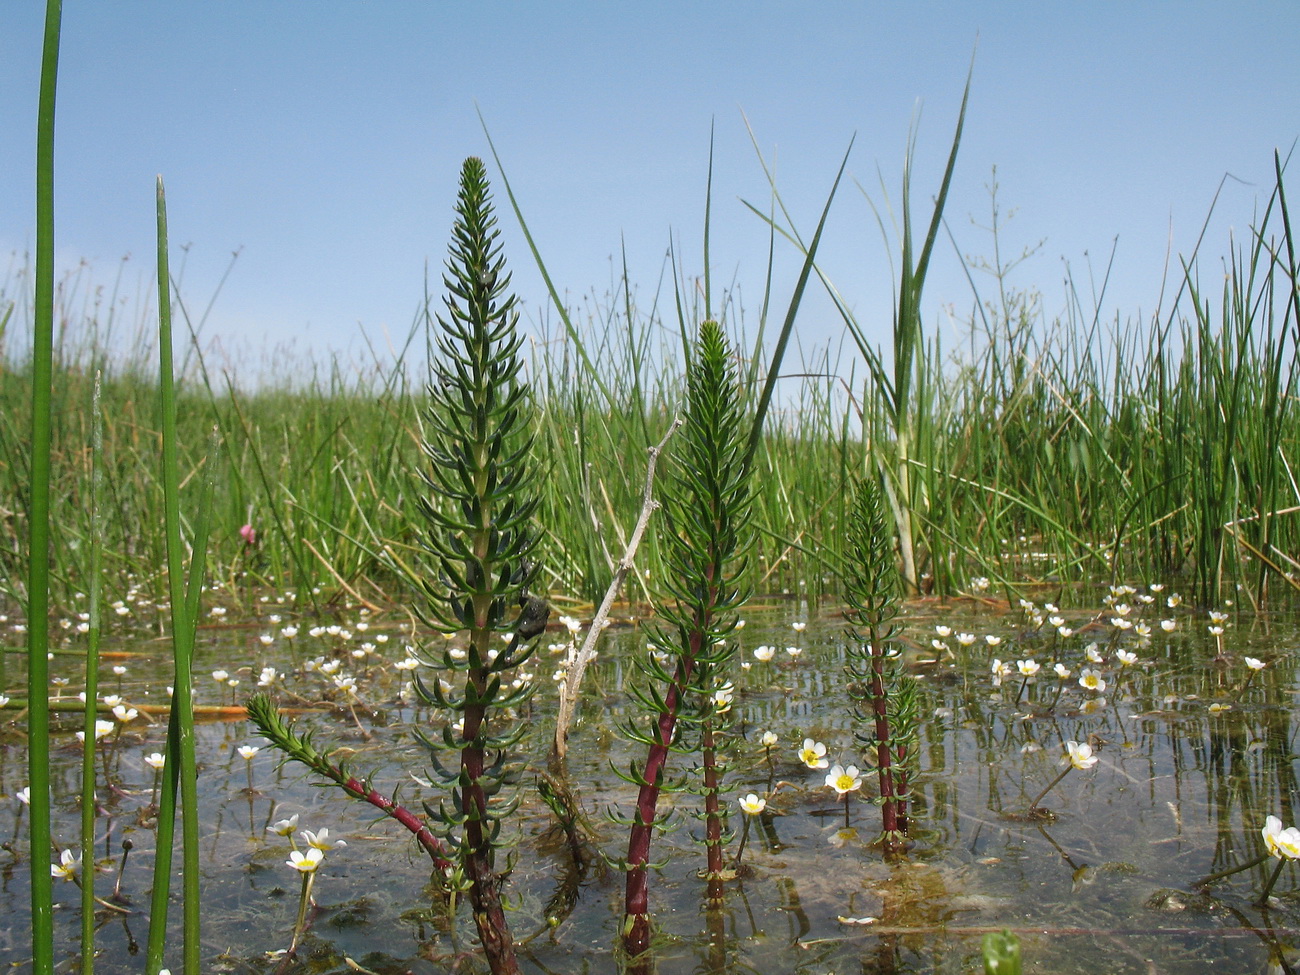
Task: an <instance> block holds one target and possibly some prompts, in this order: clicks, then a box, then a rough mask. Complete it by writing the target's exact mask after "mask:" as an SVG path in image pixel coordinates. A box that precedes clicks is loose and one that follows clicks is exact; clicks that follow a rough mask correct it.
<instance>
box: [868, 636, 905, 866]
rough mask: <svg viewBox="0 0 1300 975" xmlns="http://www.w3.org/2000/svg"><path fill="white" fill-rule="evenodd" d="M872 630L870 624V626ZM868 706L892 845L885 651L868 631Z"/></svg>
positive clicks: (894, 813)
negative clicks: (872, 717) (873, 719)
mask: <svg viewBox="0 0 1300 975" xmlns="http://www.w3.org/2000/svg"><path fill="white" fill-rule="evenodd" d="M872 629H873V631H874V629H875V628H874V627H873V628H872ZM871 636H872V640H871V708H872V710H873V711H874V713H875V717H876V763H877V775H878V776H879V778H880V797H881V799H883V800H884V802H883V804H882V805H881V807H880V817H881V826H882V828H883V829H884V831H885V837H886V840H885V842H886V844H887V845H890V846H891V847H892V842H891V840H890V839H889V838H890V837H893V836H897V834H898V831H899V825H898V805H897V803H896V802H895V800H894V796H895V795H896V793H895V791H894V768H893V756H894V750H893V748H892V747H891V746H890V744H889V710H888V703H889V702H888V700H887V699H886V697H885V652H884V646H883V645H882V644H881V641H880V640H878V639H876V634H875V633H874V632H873V633H872V634H871Z"/></svg>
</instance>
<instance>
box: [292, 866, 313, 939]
mask: <svg viewBox="0 0 1300 975" xmlns="http://www.w3.org/2000/svg"><path fill="white" fill-rule="evenodd" d="M315 882H316V871H315V870H310V871H308V872H306V873H304V874H303V875H302V893H301V894H299V895H298V920H297V921H295V922H294V925H293V940H292V941H290V942H289V951H290V953H292V952H295V951H297V950H298V941H299V939H301V938H302V931H303V928H304V927H305V926H306V924H307V906H308V905H309V904H310V903H311V888H312V885H313V884H314V883H315Z"/></svg>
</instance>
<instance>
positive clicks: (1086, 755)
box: [1061, 741, 1097, 770]
mask: <svg viewBox="0 0 1300 975" xmlns="http://www.w3.org/2000/svg"><path fill="white" fill-rule="evenodd" d="M1061 764H1063V765H1065V764H1069V765H1073V766H1074V767H1075V768H1077V769H1081V770H1082V769H1090V768H1092V767H1093V766H1094V765H1096V764H1097V756H1096V755H1094V754H1093V753H1092V746H1091V745H1089V744H1088V743H1087V742H1085V743H1083V744H1082V745H1081V744H1079V743H1078V742H1077V741H1067V742H1066V743H1065V759H1064V761H1062V763H1061Z"/></svg>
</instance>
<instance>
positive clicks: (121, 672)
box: [113, 664, 126, 677]
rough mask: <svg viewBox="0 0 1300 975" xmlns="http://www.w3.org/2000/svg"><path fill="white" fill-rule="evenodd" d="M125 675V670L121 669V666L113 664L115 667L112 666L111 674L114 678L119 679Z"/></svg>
mask: <svg viewBox="0 0 1300 975" xmlns="http://www.w3.org/2000/svg"><path fill="white" fill-rule="evenodd" d="M125 673H126V668H125V667H123V666H122V665H121V664H115V665H114V666H113V674H114V676H116V677H121V676H123V675H124V674H125Z"/></svg>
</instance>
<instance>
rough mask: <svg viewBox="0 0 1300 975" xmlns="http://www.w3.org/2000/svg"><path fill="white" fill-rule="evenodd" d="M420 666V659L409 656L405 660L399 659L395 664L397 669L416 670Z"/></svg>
mask: <svg viewBox="0 0 1300 975" xmlns="http://www.w3.org/2000/svg"><path fill="white" fill-rule="evenodd" d="M418 666H420V661H418V660H416V659H415V658H414V657H407V658H406V659H405V660H399V661H398V662H397V663H395V664H393V667H394V668H396V669H397V670H414V669H415V668H416V667H418Z"/></svg>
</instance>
